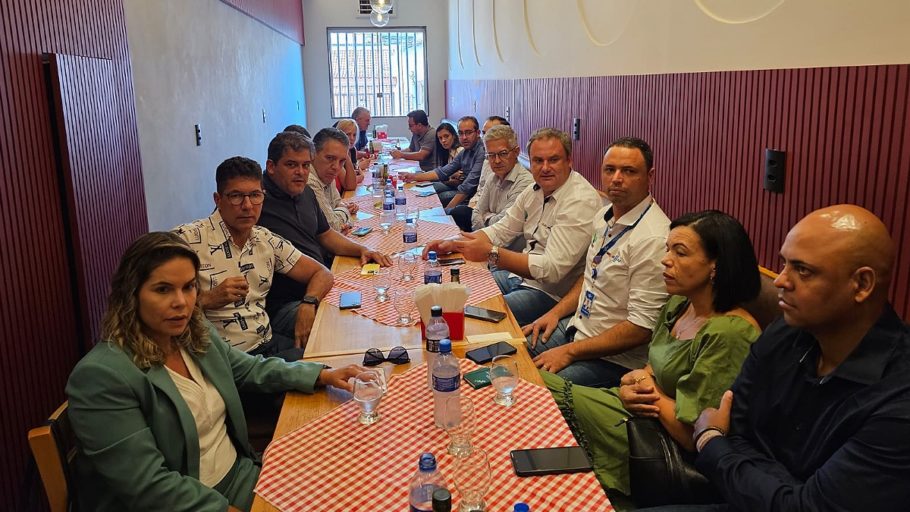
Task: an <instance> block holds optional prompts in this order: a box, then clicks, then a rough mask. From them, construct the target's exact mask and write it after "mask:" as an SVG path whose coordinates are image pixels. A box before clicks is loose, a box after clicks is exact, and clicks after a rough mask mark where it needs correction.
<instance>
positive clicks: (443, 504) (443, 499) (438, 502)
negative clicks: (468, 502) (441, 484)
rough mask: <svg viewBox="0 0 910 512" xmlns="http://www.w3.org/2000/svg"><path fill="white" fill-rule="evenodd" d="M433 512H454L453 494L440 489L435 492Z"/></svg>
mask: <svg viewBox="0 0 910 512" xmlns="http://www.w3.org/2000/svg"><path fill="white" fill-rule="evenodd" d="M433 510H434V511H437V510H439V511H447V510H448V511H450V510H452V493H450V492H449V490H448V489H441V488H440V489H436V490H435V491H433Z"/></svg>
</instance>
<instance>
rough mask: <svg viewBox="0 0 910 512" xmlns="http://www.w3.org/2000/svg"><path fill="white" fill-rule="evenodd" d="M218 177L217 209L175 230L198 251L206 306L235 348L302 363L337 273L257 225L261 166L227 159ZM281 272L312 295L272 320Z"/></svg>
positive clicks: (202, 298)
mask: <svg viewBox="0 0 910 512" xmlns="http://www.w3.org/2000/svg"><path fill="white" fill-rule="evenodd" d="M215 182H216V184H217V188H218V191H217V192H215V194H214V198H215V206H216V209H215V212H214V213H212V215H210V216H209V217H207V218H205V219H200V220H197V221H194V222H191V223H189V224H183V225H181V226H178V227H176V228H175V229H174V231H175V232H176V233H177V234H178V235H179V236H180V237H181V238H183V239H184V240H186V242H187V243H188V244H189V245H190V247H191V248H192V249H193V250H194V251H195V252H196V254H197V255H199V260H200V262H201V266H200V268H199V281H200V290H199V298H198V302H199V305H200V307H201V308H202V310H203V311H204V312H205V315H206V317H207V318H208V319H209V320H210V321H211V322H212V325H214V326H215V328H216V329H217V330H218V332H219V334H221V337H222V338H224V340H225V341H226V342H227V343H229V344H230V345H232V346H233V347H236V348H237V349H240V350H243V351H246V352H249V353H250V354H262V355H264V356H267V357H268V356H278V357H282V358H284V359H285V360H288V361H296V360H298V359H300V358H301V357H303V349H304V347H305V346H306V342H307V338H308V337H309V334H310V329H312V327H313V320H314V319H315V317H316V308H317V307H318V305H319V301H320V300H321V299H322V298H323V297H324V296H325V294H326V293H328V291H329V290H330V289H331V288H332V284H333V282H334V279H333V277H332V274H331V272H329V270H328V269H327V268H325V267H324V266H323V265H322V264H321V263H319V262H318V261H316V260H314V259H313V258H310V257H309V256H306V255H304V254H302V253H301V252H300V251H298V250H297V249H295V248H294V246H293V245H292V244H291V243H290V242H288V241H287V240H285V239H284V238H281V237H280V236H278V235H275V234H273V233H272V232H271V231H269V230H268V229H266V228H263V227H260V226H257V225H256V222H257V221H258V220H259V215H260V214H261V213H262V203H263V202H264V200H265V192H264V191H263V188H262V168H261V167H259V164H258V163H256V162H255V161H253V160H250V159H249V158H243V157H239V156H237V157H233V158H228V159H227V160H225V161H224V162H222V163H221V165H219V166H218V169H217V171H216V172H215ZM276 272H277V273H279V274H284V275H286V276H288V277H289V278H291V279H294V280H295V281H298V282H299V283H301V285H303V286H305V287H306V292H305V294H304V295H302V297H301V298H299V299H298V302H297V306H296V311H295V314H294V315H286V316H285V319H284V321H283V322H271V323H270V322H269V316H268V314H266V311H265V297H266V295H267V294H268V293H269V290H270V288H271V285H272V281H273V277H274V275H275V273H276Z"/></svg>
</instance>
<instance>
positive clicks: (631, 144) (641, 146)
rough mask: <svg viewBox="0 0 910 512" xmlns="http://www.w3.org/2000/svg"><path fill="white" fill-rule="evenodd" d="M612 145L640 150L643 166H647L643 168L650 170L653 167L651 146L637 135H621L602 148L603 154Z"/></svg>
mask: <svg viewBox="0 0 910 512" xmlns="http://www.w3.org/2000/svg"><path fill="white" fill-rule="evenodd" d="M614 146H618V147H621V148H630V149H637V150H638V151H640V152H641V156H642V157H643V158H644V159H645V167H647V169H645V170H646V171H650V170H651V169H653V168H654V152H653V151H651V146H649V145H648V143H647V142H645V141H644V140H642V139H639V138H638V137H622V138H620V139H616V140H614V141H613V142H611V143H610V145H609V146H607V149H605V150H604V154H605V155H606V154H607V151H610V148H612V147H614Z"/></svg>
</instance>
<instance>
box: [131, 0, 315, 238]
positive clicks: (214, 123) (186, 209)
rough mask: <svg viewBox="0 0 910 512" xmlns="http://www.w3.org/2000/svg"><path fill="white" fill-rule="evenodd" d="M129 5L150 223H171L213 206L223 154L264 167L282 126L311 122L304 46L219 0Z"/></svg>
mask: <svg viewBox="0 0 910 512" xmlns="http://www.w3.org/2000/svg"><path fill="white" fill-rule="evenodd" d="M124 8H125V11H126V22H127V36H128V39H129V48H130V60H131V63H132V71H133V86H134V90H135V94H136V117H137V121H138V127H139V143H140V150H141V155H142V174H143V177H144V180H145V194H146V202H147V204H148V218H149V228H150V229H152V230H161V229H170V228H171V227H173V226H174V225H176V224H179V223H182V222H187V221H190V220H193V219H196V218H200V217H205V216H207V215H209V214H210V213H211V211H212V208H213V206H214V205H213V202H212V192H214V190H215V168H216V167H217V166H218V164H219V163H221V161H223V160H224V159H225V158H228V157H231V156H235V155H241V156H246V157H250V158H252V159H254V160H256V161H258V162H259V163H260V164H261V165H265V159H266V149H267V146H268V142H269V140H271V138H272V137H273V136H274V135H275V133H276V132H278V131H279V130H281V129H282V128H284V127H285V126H287V125H288V124H291V123H303V121H304V119H305V118H306V111H305V105H304V94H303V78H302V75H303V61H302V58H301V49H300V45H299V44H297V43H296V42H295V41H292V40H291V39H288V38H287V37H285V36H283V35H281V34H279V33H278V32H276V31H274V30H272V29H270V28H268V27H266V26H265V25H263V24H262V23H260V22H259V21H256V20H254V19H252V18H250V17H249V16H247V15H245V14H243V13H241V12H240V11H238V10H236V9H234V8H232V7H230V6H228V5H226V4H224V3H222V2H220V1H219V0H190V1H186V0H124ZM263 110H265V112H266V121H265V122H263V120H262V111H263ZM196 123H199V124H201V125H202V145H201V146H198V147H197V146H196V142H195V135H194V131H193V125H194V124H196Z"/></svg>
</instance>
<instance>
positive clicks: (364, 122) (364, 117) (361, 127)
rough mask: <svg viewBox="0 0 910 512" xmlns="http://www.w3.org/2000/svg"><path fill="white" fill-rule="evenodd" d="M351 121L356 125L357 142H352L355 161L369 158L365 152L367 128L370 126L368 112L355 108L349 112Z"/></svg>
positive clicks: (368, 140) (367, 139)
mask: <svg viewBox="0 0 910 512" xmlns="http://www.w3.org/2000/svg"><path fill="white" fill-rule="evenodd" d="M351 119H353V120H354V122H355V123H357V141H356V142H354V149H356V150H357V159H358V160H359V159H361V158H369V156H370V153H369V151H368V150H367V144H369V143H370V139H369V138H368V137H367V128H369V126H370V120H371V118H370V111H369V110H367V109H366V108H365V107H357V108H355V109H354V111H353V112H351Z"/></svg>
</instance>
